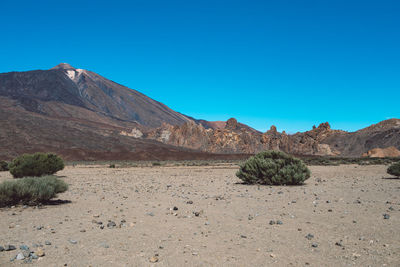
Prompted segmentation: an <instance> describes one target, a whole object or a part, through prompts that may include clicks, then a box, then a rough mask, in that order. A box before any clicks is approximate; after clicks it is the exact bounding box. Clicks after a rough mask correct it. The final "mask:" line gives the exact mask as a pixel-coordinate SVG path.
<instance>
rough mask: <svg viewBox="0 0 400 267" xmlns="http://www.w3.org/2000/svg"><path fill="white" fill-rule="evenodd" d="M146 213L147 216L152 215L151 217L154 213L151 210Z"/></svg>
mask: <svg viewBox="0 0 400 267" xmlns="http://www.w3.org/2000/svg"><path fill="white" fill-rule="evenodd" d="M146 215H149V216H152V217H153V216H154V213H153V212H147V213H146Z"/></svg>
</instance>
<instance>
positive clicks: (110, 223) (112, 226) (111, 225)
mask: <svg viewBox="0 0 400 267" xmlns="http://www.w3.org/2000/svg"><path fill="white" fill-rule="evenodd" d="M115 226H117V225H116V224H115V222H113V221H109V222H108V223H107V227H108V228H114V227H115Z"/></svg>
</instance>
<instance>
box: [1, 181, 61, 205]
mask: <svg viewBox="0 0 400 267" xmlns="http://www.w3.org/2000/svg"><path fill="white" fill-rule="evenodd" d="M67 189H68V185H67V184H66V183H65V182H64V181H62V180H59V179H57V178H56V177H54V176H44V177H28V178H23V179H18V180H13V181H4V182H3V183H1V184H0V206H2V207H4V206H8V205H16V204H19V203H22V204H29V205H32V204H39V203H45V202H47V201H49V200H50V199H52V198H54V197H55V196H56V195H57V194H58V193H62V192H65V191H67Z"/></svg>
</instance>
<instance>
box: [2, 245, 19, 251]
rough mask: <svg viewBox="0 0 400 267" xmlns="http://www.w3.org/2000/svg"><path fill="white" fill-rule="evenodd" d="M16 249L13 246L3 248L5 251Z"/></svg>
mask: <svg viewBox="0 0 400 267" xmlns="http://www.w3.org/2000/svg"><path fill="white" fill-rule="evenodd" d="M16 249H17V248H16V247H15V246H13V245H7V246H5V247H4V250H5V251H11V250H16Z"/></svg>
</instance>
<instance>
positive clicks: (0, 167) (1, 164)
mask: <svg viewBox="0 0 400 267" xmlns="http://www.w3.org/2000/svg"><path fill="white" fill-rule="evenodd" d="M5 171H8V163H7V162H5V161H3V160H0V172H5Z"/></svg>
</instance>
